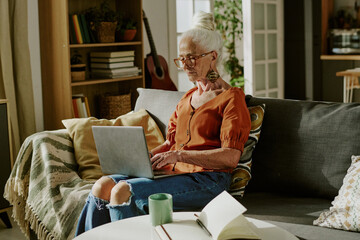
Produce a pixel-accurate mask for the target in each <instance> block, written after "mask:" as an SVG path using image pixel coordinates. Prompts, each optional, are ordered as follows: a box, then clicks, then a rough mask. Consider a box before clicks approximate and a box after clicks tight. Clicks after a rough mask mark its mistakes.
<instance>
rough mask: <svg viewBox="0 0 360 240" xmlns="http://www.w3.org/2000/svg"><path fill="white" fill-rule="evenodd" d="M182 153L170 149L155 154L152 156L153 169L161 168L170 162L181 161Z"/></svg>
mask: <svg viewBox="0 0 360 240" xmlns="http://www.w3.org/2000/svg"><path fill="white" fill-rule="evenodd" d="M180 158H181V157H180V153H179V152H178V151H168V152H162V153H158V154H155V156H153V157H152V158H151V164H152V169H153V170H155V169H160V168H162V167H164V166H166V165H168V164H174V163H176V162H179V161H180Z"/></svg>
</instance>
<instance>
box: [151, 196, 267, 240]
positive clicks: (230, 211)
mask: <svg viewBox="0 0 360 240" xmlns="http://www.w3.org/2000/svg"><path fill="white" fill-rule="evenodd" d="M245 211H246V208H245V207H244V206H243V205H241V204H240V203H239V202H238V201H237V200H236V199H235V198H233V197H232V196H231V195H230V194H229V193H228V192H226V191H224V192H222V193H221V194H219V195H218V196H217V197H215V198H214V199H213V200H212V201H211V202H210V203H208V204H207V205H206V206H205V207H204V209H203V210H202V211H201V213H200V215H199V216H198V217H197V216H194V218H192V219H186V220H179V221H174V222H172V223H168V224H163V225H159V226H156V227H155V231H156V232H157V233H158V235H159V236H160V238H161V239H162V240H176V239H215V240H225V239H260V238H259V236H258V234H257V233H256V227H255V226H254V225H253V224H252V223H250V222H249V221H248V220H247V219H246V218H245V217H244V216H243V215H242V214H243V213H244V212H245Z"/></svg>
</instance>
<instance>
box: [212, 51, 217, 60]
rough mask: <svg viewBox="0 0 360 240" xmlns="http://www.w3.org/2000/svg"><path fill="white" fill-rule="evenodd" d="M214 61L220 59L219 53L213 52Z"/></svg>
mask: <svg viewBox="0 0 360 240" xmlns="http://www.w3.org/2000/svg"><path fill="white" fill-rule="evenodd" d="M211 54H212V59H213V60H216V59H217V57H218V53H217V52H216V51H212V53H211Z"/></svg>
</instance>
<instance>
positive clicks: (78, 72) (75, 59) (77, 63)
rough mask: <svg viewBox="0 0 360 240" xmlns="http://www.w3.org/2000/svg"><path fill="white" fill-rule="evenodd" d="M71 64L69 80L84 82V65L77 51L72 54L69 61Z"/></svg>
mask: <svg viewBox="0 0 360 240" xmlns="http://www.w3.org/2000/svg"><path fill="white" fill-rule="evenodd" d="M70 64H71V66H70V67H71V80H73V81H82V80H85V70H86V64H83V63H82V61H81V55H80V54H79V52H78V51H75V52H74V55H73V56H72V57H71V59H70Z"/></svg>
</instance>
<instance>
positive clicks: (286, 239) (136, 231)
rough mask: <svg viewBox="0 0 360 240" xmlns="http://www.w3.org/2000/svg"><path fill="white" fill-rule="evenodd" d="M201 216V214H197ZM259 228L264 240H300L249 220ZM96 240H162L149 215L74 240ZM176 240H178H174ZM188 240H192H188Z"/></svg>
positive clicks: (178, 215) (188, 215)
mask: <svg viewBox="0 0 360 240" xmlns="http://www.w3.org/2000/svg"><path fill="white" fill-rule="evenodd" d="M194 213H195V212H175V213H174V215H173V220H174V221H177V220H187V219H194ZM197 214H199V213H197ZM247 219H248V220H249V221H250V222H251V223H253V224H254V225H255V226H256V227H257V228H258V234H259V236H260V238H261V239H262V240H293V239H294V240H295V239H298V238H297V237H295V236H294V235H293V234H291V233H289V232H288V231H286V230H284V229H282V228H279V227H277V226H275V225H273V224H270V223H267V222H264V221H261V220H257V219H254V218H247ZM206 238H207V239H209V240H211V238H210V237H207V236H206V235H205V238H204V239H206ZM95 239H102V240H103V239H117V240H120V239H124V240H125V239H126V240H132V239H133V240H139V239H149V240H150V239H151V240H161V239H160V238H159V236H158V234H157V233H156V232H155V230H154V228H153V227H152V226H151V223H150V218H149V215H144V216H139V217H133V218H127V219H124V220H120V221H116V222H111V223H107V224H104V225H102V226H99V227H97V228H94V229H91V230H90V231H87V232H85V233H83V234H81V235H79V236H78V237H76V238H74V240H95ZM173 240H176V239H173ZM187 240H191V239H190V238H187Z"/></svg>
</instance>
